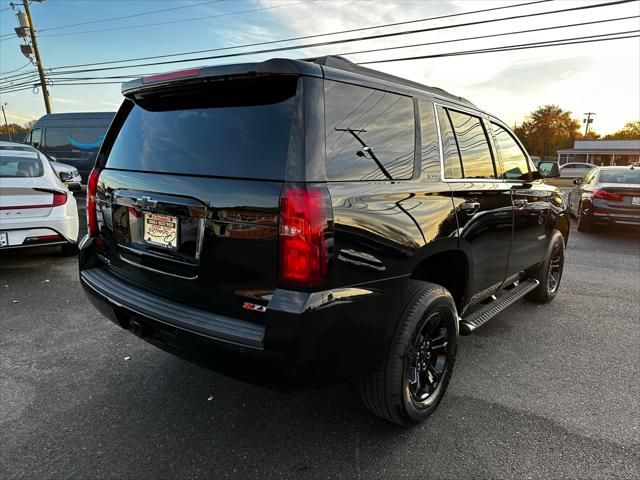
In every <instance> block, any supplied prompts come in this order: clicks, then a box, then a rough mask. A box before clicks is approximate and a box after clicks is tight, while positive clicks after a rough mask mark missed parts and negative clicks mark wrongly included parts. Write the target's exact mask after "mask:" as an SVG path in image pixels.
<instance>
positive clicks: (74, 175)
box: [0, 141, 82, 191]
mask: <svg viewBox="0 0 640 480" xmlns="http://www.w3.org/2000/svg"><path fill="white" fill-rule="evenodd" d="M2 148H4V149H6V150H20V151H26V152H39V153H40V155H42V156H44V157H45V159H46V160H47V161H48V162H49V164H51V166H52V167H53V170H54V171H55V172H56V175H58V178H60V180H62V182H64V183H65V184H66V185H67V186H68V187H69V190H71V191H80V190H81V189H82V188H81V182H82V179H81V177H80V174H79V173H78V169H76V168H75V167H72V166H71V165H66V164H64V163H60V162H56V159H55V158H54V157H52V156H50V155H47V154H46V153H42V152H40V151H39V150H38V149H36V148H34V147H32V146H31V145H25V144H24V143H15V142H5V141H0V149H2Z"/></svg>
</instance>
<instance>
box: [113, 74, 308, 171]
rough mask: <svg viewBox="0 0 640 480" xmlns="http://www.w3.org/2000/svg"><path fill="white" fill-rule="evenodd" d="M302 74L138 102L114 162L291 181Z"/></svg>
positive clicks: (133, 167)
mask: <svg viewBox="0 0 640 480" xmlns="http://www.w3.org/2000/svg"><path fill="white" fill-rule="evenodd" d="M296 86H297V78H294V77H291V78H268V79H260V80H250V81H244V80H232V81H227V82H219V84H216V85H215V86H209V87H206V86H203V87H200V88H198V89H196V88H191V89H189V90H188V91H184V92H179V91H172V92H170V93H165V94H161V93H159V94H157V95H155V96H153V95H152V96H149V97H147V98H146V99H145V100H143V101H138V103H137V104H135V105H131V111H130V112H129V114H128V116H127V118H126V119H125V121H124V123H123V125H122V127H121V128H120V131H119V132H118V134H117V136H116V139H115V141H114V143H113V145H112V146H111V151H110V153H109V156H108V158H107V164H106V165H107V167H108V168H116V169H124V170H138V171H147V172H162V173H183V174H193V175H210V176H225V177H239V178H258V179H274V180H281V179H284V175H285V171H286V163H287V155H288V152H289V142H290V137H291V130H292V124H293V122H294V117H295V111H296V109H295V105H296Z"/></svg>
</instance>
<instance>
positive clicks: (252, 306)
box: [242, 302, 267, 313]
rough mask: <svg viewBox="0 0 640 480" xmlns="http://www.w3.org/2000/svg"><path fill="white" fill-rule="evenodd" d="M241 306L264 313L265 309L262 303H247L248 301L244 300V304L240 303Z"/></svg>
mask: <svg viewBox="0 0 640 480" xmlns="http://www.w3.org/2000/svg"><path fill="white" fill-rule="evenodd" d="M242 308H244V309H246V310H251V311H253V312H260V313H264V312H266V311H267V307H265V306H263V305H256V304H255V303H248V302H244V304H243V305H242Z"/></svg>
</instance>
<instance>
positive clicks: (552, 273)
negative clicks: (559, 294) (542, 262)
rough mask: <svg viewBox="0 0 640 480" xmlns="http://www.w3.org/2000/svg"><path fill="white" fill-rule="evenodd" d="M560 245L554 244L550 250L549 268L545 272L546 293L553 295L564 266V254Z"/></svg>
mask: <svg viewBox="0 0 640 480" xmlns="http://www.w3.org/2000/svg"><path fill="white" fill-rule="evenodd" d="M562 249H563V245H562V243H559V242H558V243H554V245H553V249H552V250H551V258H550V260H549V268H548V271H547V275H548V278H547V293H548V294H549V295H555V293H556V291H557V290H558V287H559V286H560V278H561V277H562V268H563V266H564V254H563V252H562Z"/></svg>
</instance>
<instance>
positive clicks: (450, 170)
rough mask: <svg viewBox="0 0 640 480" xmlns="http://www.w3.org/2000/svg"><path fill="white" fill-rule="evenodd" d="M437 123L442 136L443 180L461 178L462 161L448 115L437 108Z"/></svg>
mask: <svg viewBox="0 0 640 480" xmlns="http://www.w3.org/2000/svg"><path fill="white" fill-rule="evenodd" d="M438 121H439V122H440V134H441V136H442V157H443V158H444V178H452V179H456V178H462V177H463V175H462V159H461V158H460V152H459V151H458V143H457V142H456V137H455V135H454V134H453V129H452V128H451V122H450V120H449V115H448V114H447V111H446V110H445V109H444V108H438Z"/></svg>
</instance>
